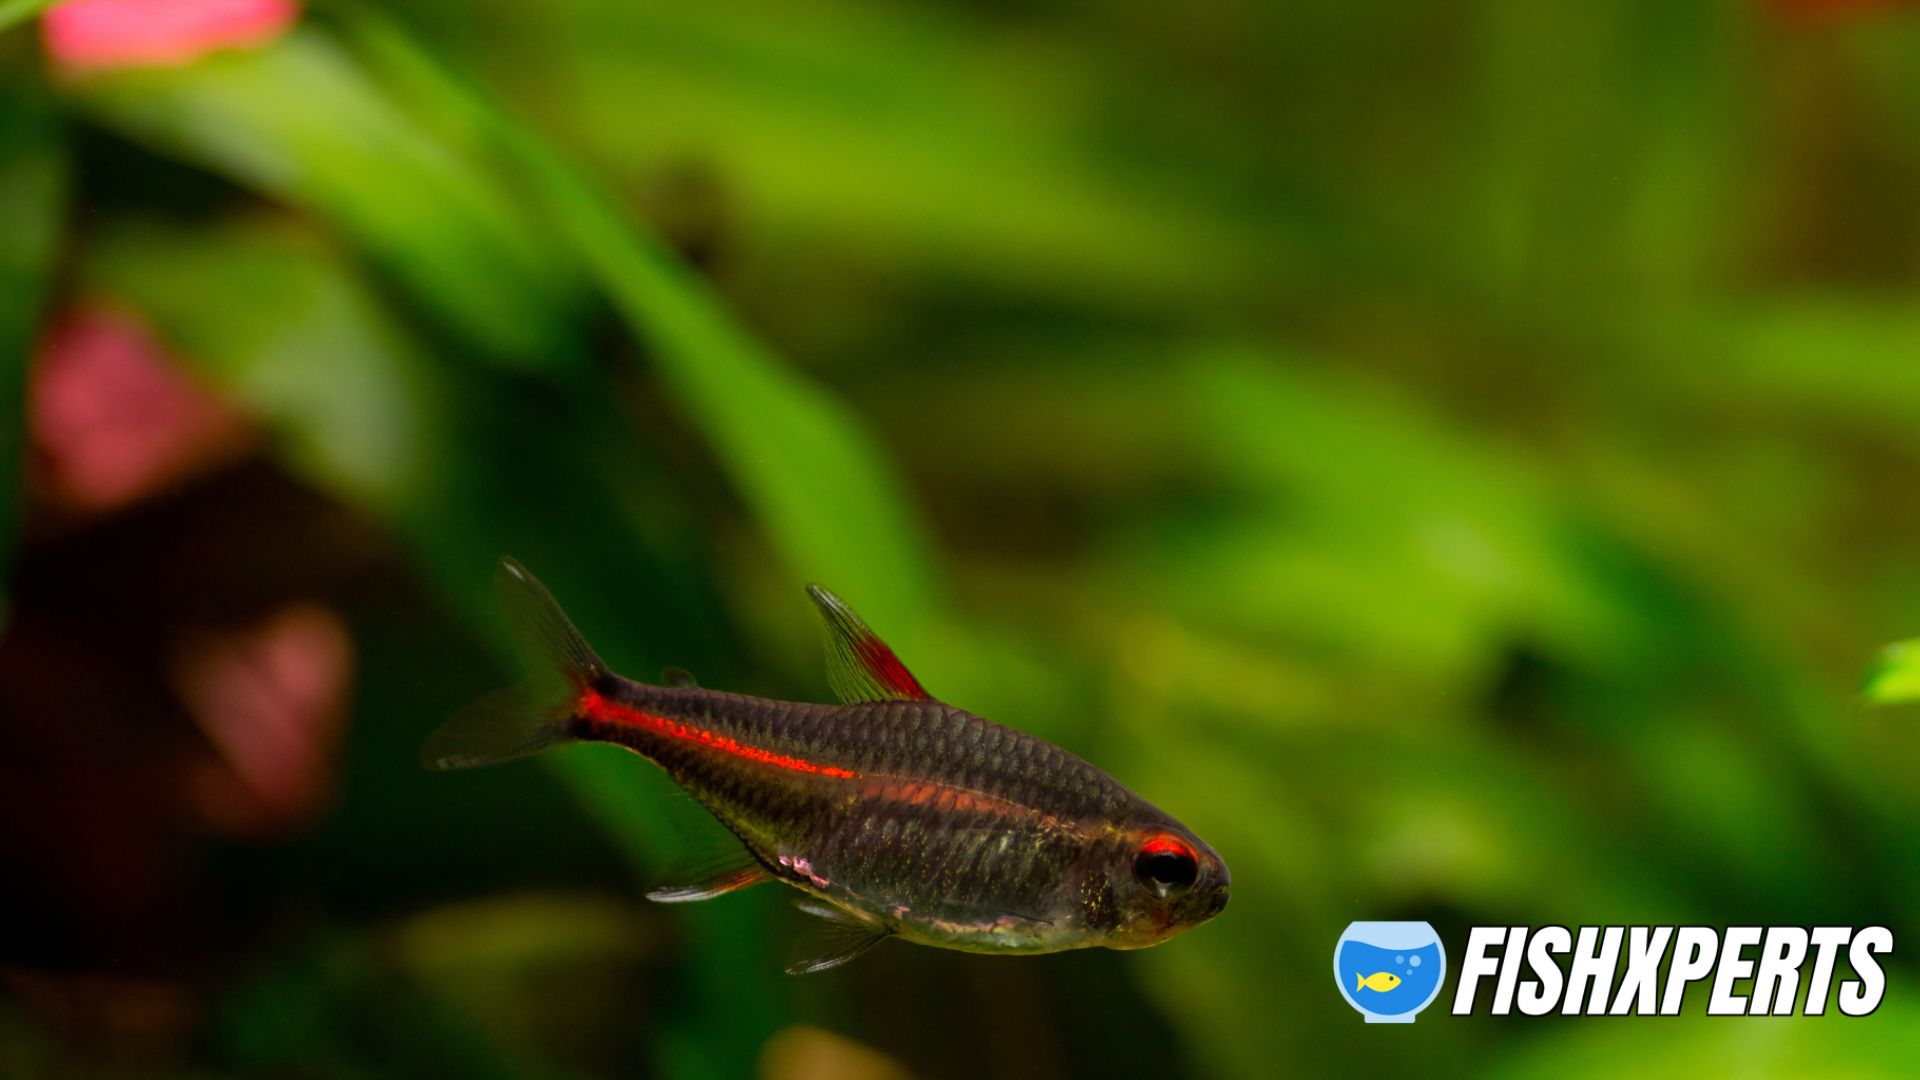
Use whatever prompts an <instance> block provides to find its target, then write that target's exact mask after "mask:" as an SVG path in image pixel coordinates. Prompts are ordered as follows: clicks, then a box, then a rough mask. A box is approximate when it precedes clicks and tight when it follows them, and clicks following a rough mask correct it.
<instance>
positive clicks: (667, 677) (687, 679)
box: [660, 667, 700, 690]
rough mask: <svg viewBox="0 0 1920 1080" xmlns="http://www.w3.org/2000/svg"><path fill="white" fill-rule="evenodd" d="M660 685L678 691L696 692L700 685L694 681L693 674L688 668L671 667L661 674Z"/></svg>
mask: <svg viewBox="0 0 1920 1080" xmlns="http://www.w3.org/2000/svg"><path fill="white" fill-rule="evenodd" d="M660 685H662V686H671V687H673V688H675V689H677V690H695V689H698V688H699V686H700V683H699V682H698V681H697V680H696V679H694V677H693V672H691V671H688V670H687V669H686V668H677V667H670V668H668V669H667V670H665V671H663V672H661V673H660Z"/></svg>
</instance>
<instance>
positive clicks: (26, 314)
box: [0, 21, 67, 573]
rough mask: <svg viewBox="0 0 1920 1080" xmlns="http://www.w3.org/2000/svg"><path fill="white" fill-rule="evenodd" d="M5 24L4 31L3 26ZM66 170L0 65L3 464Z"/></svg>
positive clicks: (2, 506) (51, 136) (2, 533)
mask: <svg viewBox="0 0 1920 1080" xmlns="http://www.w3.org/2000/svg"><path fill="white" fill-rule="evenodd" d="M4 25H5V23H4V21H0V26H4ZM66 174H67V164H66V157H65V152H64V147H63V146H62V144H61V138H60V131H59V125H58V123H57V122H56V121H55V119H54V117H53V115H52V112H51V111H50V109H49V108H48V102H47V100H46V95H45V94H44V92H43V91H42V89H41V88H40V86H39V85H38V84H37V82H35V81H34V80H32V79H31V78H29V77H26V76H24V75H22V74H20V73H19V71H18V68H17V66H7V65H4V64H3V63H0V416H4V417H6V418H7V419H6V420H5V421H4V422H0V461H5V462H9V463H13V462H19V461H21V460H22V458H23V455H24V451H25V440H26V423H25V414H26V381H27V361H28V359H29V357H30V356H31V354H32V352H33V343H34V339H35V338H36V337H37V336H38V334H39V329H40V319H41V308H42V306H43V305H44V304H45V302H46V298H47V292H48V284H49V280H50V276H51V273H52V268H53V258H54V249H55V245H56V243H57V242H58V240H59V237H60V231H61V228H60V226H61V222H62V220H63V217H64V207H65V204H66V186H67V185H66ZM20 479H21V469H20V468H19V466H18V465H14V464H10V465H9V466H8V467H6V468H3V469H0V573H4V569H5V564H6V561H7V560H8V558H9V556H10V554H11V552H12V549H13V537H14V532H15V530H16V529H17V528H18V526H19V521H20V499H21V491H20Z"/></svg>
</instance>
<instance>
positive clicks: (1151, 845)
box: [1133, 836, 1200, 897]
mask: <svg viewBox="0 0 1920 1080" xmlns="http://www.w3.org/2000/svg"><path fill="white" fill-rule="evenodd" d="M1133 876H1134V877H1136V878H1139V879H1140V884H1142V885H1144V886H1146V887H1147V889H1148V890H1149V891H1150V892H1152V893H1153V894H1154V895H1155V896H1161V897H1167V896H1176V895H1178V894H1180V893H1183V892H1186V891H1187V890H1188V889H1190V888H1192V887H1193V883H1194V882H1195V881H1196V880H1198V879H1199V877H1200V859H1199V858H1198V857H1197V856H1196V855H1194V853H1193V848H1192V846H1191V845H1189V844H1188V843H1187V842H1186V841H1185V840H1182V839H1180V838H1179V837H1177V836H1156V837H1154V838H1153V839H1151V840H1148V841H1147V842H1146V843H1145V844H1142V845H1141V846H1140V852H1139V854H1137V855H1135V856H1134V857H1133Z"/></svg>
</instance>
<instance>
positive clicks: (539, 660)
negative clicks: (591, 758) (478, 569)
mask: <svg viewBox="0 0 1920 1080" xmlns="http://www.w3.org/2000/svg"><path fill="white" fill-rule="evenodd" d="M493 583H494V588H495V589H496V590H498V591H499V593H500V601H501V603H502V604H504V605H505V606H506V609H507V620H508V622H509V623H510V624H511V625H512V627H513V634H514V640H515V644H516V645H517V646H518V647H519V651H520V659H521V662H522V663H523V664H524V665H525V666H526V678H525V680H524V681H522V682H521V684H520V685H519V686H516V687H514V688H512V689H510V690H499V691H495V692H494V693H491V694H488V695H487V696H486V697H483V698H481V699H480V700H478V701H476V702H474V703H473V704H471V705H468V706H467V707H466V708H464V709H461V710H460V711H459V712H457V713H455V714H454V715H453V719H451V720H448V721H447V722H446V723H445V724H443V725H441V727H440V729H439V730H437V731H435V732H434V733H433V734H432V735H429V736H427V741H426V744H425V745H423V746H422V747H421V748H420V762H421V764H423V765H425V766H426V767H427V768H429V769H470V768H473V767H475V766H479V765H492V764H495V763H497V762H501V761H511V760H513V759H514V758H518V757H525V756H526V755H528V754H531V753H533V752H535V751H537V750H544V749H545V748H547V747H549V746H552V745H554V744H556V743H562V742H566V741H568V735H567V721H568V720H569V719H571V717H572V715H573V708H574V703H575V702H577V701H578V700H579V699H580V691H581V689H582V688H583V687H585V686H587V685H588V684H589V683H592V682H593V681H594V680H596V679H598V678H600V677H601V676H603V675H605V674H606V673H607V667H606V665H605V664H602V663H601V662H600V658H599V657H598V656H595V655H594V654H593V649H592V648H590V647H588V645H587V642H586V640H585V639H584V638H582V637H581V636H580V632H579V631H578V630H575V629H574V628H573V623H571V622H569V621H567V616H566V613H565V612H563V611H561V610H560V605H559V604H558V603H556V602H555V601H554V599H553V594H552V593H549V592H548V591H547V588H546V586H544V585H542V584H540V581H539V579H538V578H536V577H534V576H533V575H532V574H530V573H528V572H527V568H526V567H524V566H521V565H520V564H519V563H517V562H515V561H514V560H513V559H511V558H506V559H501V560H500V567H499V569H498V570H496V571H495V572H494V575H493Z"/></svg>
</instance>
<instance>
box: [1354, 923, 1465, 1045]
mask: <svg viewBox="0 0 1920 1080" xmlns="http://www.w3.org/2000/svg"><path fill="white" fill-rule="evenodd" d="M1333 973H1334V977H1335V978H1336V979H1338V980H1339V983H1340V993H1341V995H1342V996H1344V997H1345V998H1346V999H1347V1004H1349V1005H1352V1006H1353V1007H1354V1008H1355V1009H1358V1010H1359V1011H1360V1013H1361V1014H1362V1015H1364V1016H1365V1017H1366V1020H1367V1023H1369V1024H1373V1023H1409V1022H1411V1021H1412V1020H1413V1017H1414V1014H1416V1013H1418V1012H1419V1011H1420V1010H1421V1009H1424V1008H1426V1007H1427V1004H1428V1003H1429V1002H1431V1001H1432V1000H1433V999H1434V997H1436V996H1437V995H1438V994H1439V992H1440V983H1441V981H1442V980H1443V979H1444V978H1445V977H1446V973H1447V958H1446V954H1445V953H1444V952H1443V951H1442V950H1441V948H1440V937H1439V935H1437V934H1435V933H1434V932H1433V927H1431V926H1429V925H1427V924H1426V923H1420V922H1357V923H1354V924H1352V925H1351V926H1348V927H1347V932H1346V933H1344V934H1342V935H1340V944H1339V945H1337V946H1335V948H1334V953H1333ZM1383 973H1386V974H1391V975H1392V976H1393V977H1394V979H1397V980H1398V983H1397V984H1396V985H1393V986H1392V987H1391V988H1389V989H1380V987H1382V986H1384V985H1386V984H1387V983H1390V982H1393V979H1386V978H1382V977H1381V976H1382V974H1383Z"/></svg>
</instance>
